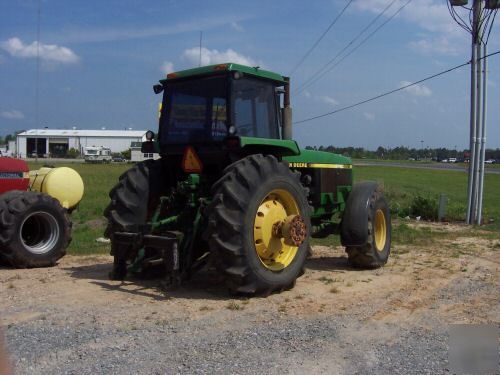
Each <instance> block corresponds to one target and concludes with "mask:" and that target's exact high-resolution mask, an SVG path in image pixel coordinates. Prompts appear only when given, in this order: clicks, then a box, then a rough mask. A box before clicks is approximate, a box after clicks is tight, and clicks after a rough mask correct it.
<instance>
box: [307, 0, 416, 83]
mask: <svg viewBox="0 0 500 375" xmlns="http://www.w3.org/2000/svg"><path fill="white" fill-rule="evenodd" d="M411 2H412V0H408V1H407V2H406V3H405V4H403V5H402V6H401V7H400V8H399V9H398V10H397V11H396V12H394V14H392V15H391V16H390V17H389V18H388V19H386V20H385V21H384V22H382V23H381V24H380V25H379V26H377V28H375V30H373V31H372V32H371V33H370V34H368V35H367V36H366V37H365V38H364V39H363V40H362V41H361V42H359V43H358V44H357V45H356V46H355V47H354V48H353V49H351V50H350V51H349V52H348V53H346V54H345V55H344V56H342V57H341V58H340V60H338V61H337V62H336V63H335V64H333V65H332V66H330V67H328V65H330V64H331V63H332V62H333V61H334V59H332V60H330V61H329V62H328V64H326V65H325V66H324V67H323V68H322V69H323V72H321V73H320V74H319V75H317V76H316V77H313V78H311V79H310V80H309V81H308V82H306V83H305V84H303V85H302V87H301V88H300V89H299V91H298V92H302V91H304V90H305V89H306V88H308V87H309V86H311V85H312V84H314V83H315V82H317V81H318V80H319V79H321V78H322V77H323V76H324V75H325V74H327V73H329V72H331V71H332V70H333V69H335V68H336V67H337V66H338V65H339V64H340V63H341V62H342V61H344V60H345V59H346V58H348V57H349V56H351V55H352V54H353V53H354V52H356V50H358V49H359V48H360V47H361V46H362V45H363V44H365V43H366V42H367V41H368V40H369V39H371V38H372V37H373V36H374V35H375V34H376V33H377V32H378V31H379V30H380V29H381V28H383V27H384V26H385V25H387V24H388V23H389V22H390V21H392V19H393V18H394V17H396V16H397V15H398V14H399V13H401V11H402V10H403V9H404V8H406V6H407V5H408V4H410V3H411ZM392 4H393V3H391V4H389V6H390V5H392ZM387 9H389V8H388V7H387ZM384 12H385V11H384ZM382 14H383V13H381V14H380V15H382ZM360 35H361V34H360ZM349 45H350V44H349ZM349 45H348V46H349ZM345 49H346V48H345ZM345 49H343V50H342V52H343V51H344V50H345ZM338 56H339V54H337V56H336V57H335V59H336V58H337V57H338ZM325 68H326V70H324V69H325Z"/></svg>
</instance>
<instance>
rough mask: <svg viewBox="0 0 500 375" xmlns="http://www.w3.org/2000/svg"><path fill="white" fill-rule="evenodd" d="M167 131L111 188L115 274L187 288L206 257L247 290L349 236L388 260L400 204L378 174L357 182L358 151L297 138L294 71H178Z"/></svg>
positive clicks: (354, 252) (171, 79) (369, 263)
mask: <svg viewBox="0 0 500 375" xmlns="http://www.w3.org/2000/svg"><path fill="white" fill-rule="evenodd" d="M153 89H154V91H155V93H156V94H159V93H163V101H162V105H161V107H160V119H159V129H158V133H157V134H154V133H153V132H152V131H148V132H147V133H146V139H147V141H145V142H144V143H143V145H142V152H143V153H145V154H153V153H158V154H159V155H160V156H161V157H160V159H158V160H146V161H144V162H141V163H138V164H136V165H135V166H134V167H133V168H131V169H130V170H128V171H127V172H125V173H124V174H123V175H122V176H121V177H120V179H119V182H118V183H117V185H116V186H115V187H114V188H113V189H112V190H111V192H110V197H111V202H110V204H109V206H108V207H107V208H106V210H105V212H104V215H105V216H106V217H107V219H108V226H107V229H106V234H107V236H108V237H109V238H110V239H111V244H112V255H114V265H113V271H112V272H111V274H110V276H111V277H112V278H113V279H123V278H124V277H126V275H127V272H136V273H143V274H144V273H145V274H148V273H150V272H153V270H155V269H156V271H158V270H160V271H161V272H162V273H163V274H164V275H165V277H166V280H167V281H168V283H169V284H171V285H178V284H179V283H181V282H182V281H183V280H185V279H186V278H189V276H190V275H191V274H192V273H193V272H194V271H196V270H198V269H199V268H201V267H203V266H204V265H205V264H207V262H208V263H210V264H211V265H213V266H215V267H216V268H217V269H218V270H219V272H220V273H221V274H223V275H224V277H225V280H226V282H227V286H228V288H229V290H230V291H231V292H233V293H238V294H248V295H254V294H261V295H262V294H269V293H272V292H276V291H281V290H284V289H289V288H291V287H293V286H294V284H295V281H296V279H297V277H299V276H300V275H302V274H303V272H304V264H305V262H306V257H307V256H308V253H309V249H310V246H309V241H310V238H311V237H313V238H314V237H326V236H329V235H340V238H341V242H342V245H343V246H345V248H346V251H347V254H348V259H349V262H350V263H351V264H352V266H354V267H366V268H374V267H379V266H382V265H383V264H385V263H386V262H387V259H388V257H389V252H390V244H391V222H390V216H389V209H388V206H387V203H386V201H385V199H384V196H383V194H382V192H381V191H380V189H379V187H378V186H377V184H376V183H374V182H364V183H360V184H356V185H355V186H353V183H352V180H353V178H352V163H351V160H350V159H349V158H347V157H344V156H341V155H336V154H332V153H327V152H320V151H311V150H304V149H300V148H299V146H298V145H297V142H295V141H294V140H293V139H292V118H291V117H292V116H291V114H292V110H291V107H290V81H289V78H287V77H284V76H281V75H279V74H276V73H272V72H270V71H266V70H262V69H259V68H258V67H248V66H243V65H239V64H233V63H227V64H219V65H211V66H205V67H200V68H196V69H189V70H184V71H179V72H176V73H171V74H168V75H167V78H166V79H164V80H161V81H160V83H159V84H157V85H155V86H154V87H153Z"/></svg>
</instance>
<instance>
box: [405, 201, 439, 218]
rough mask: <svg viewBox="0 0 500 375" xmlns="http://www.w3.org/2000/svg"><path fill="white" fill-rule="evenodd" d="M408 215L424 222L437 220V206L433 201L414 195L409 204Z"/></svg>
mask: <svg viewBox="0 0 500 375" xmlns="http://www.w3.org/2000/svg"><path fill="white" fill-rule="evenodd" d="M410 215H411V216H414V217H417V216H420V217H421V218H422V219H424V220H437V218H438V204H437V201H436V200H435V199H432V198H430V197H423V196H421V195H416V196H415V197H413V199H412V201H411V204H410Z"/></svg>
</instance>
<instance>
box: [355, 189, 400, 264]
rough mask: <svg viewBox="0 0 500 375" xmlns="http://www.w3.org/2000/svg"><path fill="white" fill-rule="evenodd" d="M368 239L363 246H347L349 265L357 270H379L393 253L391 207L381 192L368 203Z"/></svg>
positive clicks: (375, 193) (374, 195)
mask: <svg viewBox="0 0 500 375" xmlns="http://www.w3.org/2000/svg"><path fill="white" fill-rule="evenodd" d="M367 210H368V238H367V242H366V244H364V245H363V246H347V247H346V251H347V254H348V258H349V263H350V264H351V265H352V266H354V267H357V268H378V267H381V266H383V265H384V264H386V263H387V260H388V259H389V254H390V251H391V217H390V212H389V206H388V205H387V202H386V200H385V198H384V196H383V194H382V193H381V192H380V191H374V192H373V194H372V195H371V197H370V199H369V203H368V207H367Z"/></svg>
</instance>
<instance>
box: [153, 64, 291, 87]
mask: <svg viewBox="0 0 500 375" xmlns="http://www.w3.org/2000/svg"><path fill="white" fill-rule="evenodd" d="M224 71H225V72H241V73H244V74H248V75H252V76H255V77H258V78H264V79H269V80H272V81H275V82H277V83H285V81H286V80H285V78H286V77H283V76H282V75H280V74H278V73H273V72H270V71H268V70H263V69H260V68H259V67H258V66H256V67H250V66H246V65H241V64H235V63H224V64H215V65H207V66H201V67H199V68H193V69H187V70H181V71H178V72H174V73H169V74H167V79H164V80H162V81H161V82H171V81H174V80H177V79H180V78H188V77H196V76H205V75H211V74H214V73H218V72H224Z"/></svg>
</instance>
